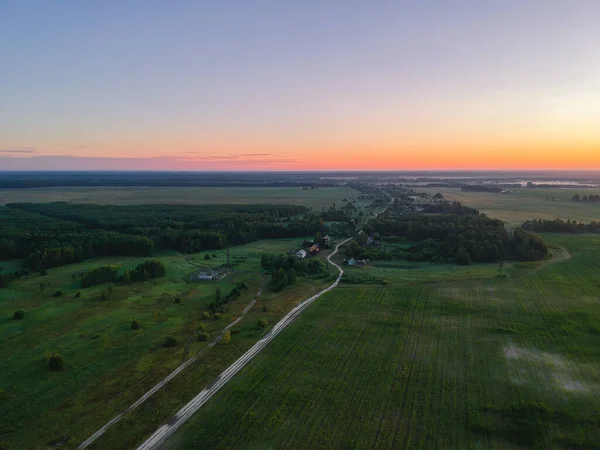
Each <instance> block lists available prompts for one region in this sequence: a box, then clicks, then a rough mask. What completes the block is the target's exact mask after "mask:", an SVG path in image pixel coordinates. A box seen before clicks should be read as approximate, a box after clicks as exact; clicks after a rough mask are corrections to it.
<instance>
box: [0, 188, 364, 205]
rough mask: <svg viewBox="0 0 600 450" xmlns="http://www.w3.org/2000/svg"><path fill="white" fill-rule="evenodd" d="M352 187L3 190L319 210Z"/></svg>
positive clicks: (124, 201)
mask: <svg viewBox="0 0 600 450" xmlns="http://www.w3.org/2000/svg"><path fill="white" fill-rule="evenodd" d="M358 195H359V194H358V192H357V191H355V190H354V189H352V188H348V187H320V188H318V189H308V190H304V189H302V188H301V187H277V188H275V187H264V188H263V187H215V188H213V187H197V188H196V187H101V188H94V187H66V188H43V189H0V205H4V204H6V203H19V202H32V203H37V202H71V203H98V204H105V203H106V204H112V205H143V204H179V205H183V204H190V205H199V204H209V205H212V204H257V203H260V204H275V205H302V206H306V207H312V208H313V209H315V210H321V208H323V207H325V208H328V207H329V206H331V205H332V204H333V203H334V202H338V203H339V202H340V201H341V200H342V199H344V198H346V199H348V200H350V199H351V198H356V197H358Z"/></svg>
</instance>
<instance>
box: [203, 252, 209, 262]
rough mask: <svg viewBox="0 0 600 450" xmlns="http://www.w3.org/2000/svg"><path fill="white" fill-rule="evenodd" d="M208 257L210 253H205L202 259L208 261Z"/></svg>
mask: <svg viewBox="0 0 600 450" xmlns="http://www.w3.org/2000/svg"><path fill="white" fill-rule="evenodd" d="M209 259H210V255H209V254H208V253H207V254H206V255H204V261H208V260H209Z"/></svg>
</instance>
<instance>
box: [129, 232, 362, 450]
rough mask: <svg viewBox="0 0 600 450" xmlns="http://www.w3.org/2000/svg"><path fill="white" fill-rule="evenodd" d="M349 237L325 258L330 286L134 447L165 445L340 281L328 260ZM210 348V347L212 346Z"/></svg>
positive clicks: (303, 305) (275, 327)
mask: <svg viewBox="0 0 600 450" xmlns="http://www.w3.org/2000/svg"><path fill="white" fill-rule="evenodd" d="M350 239H351V238H348V239H346V240H344V241H343V242H340V243H339V244H338V245H337V246H336V247H335V250H334V251H333V252H332V253H331V254H330V255H329V256H328V257H327V261H328V262H329V263H330V264H332V265H333V266H335V267H336V268H337V269H338V270H339V275H338V276H337V278H336V279H335V281H334V282H333V283H332V284H331V286H329V287H327V288H325V289H323V290H322V291H320V292H318V293H317V294H315V295H313V296H312V297H310V298H309V299H307V300H305V301H303V302H302V303H300V304H299V305H298V306H296V307H295V308H294V309H292V310H291V311H290V312H289V313H288V314H287V315H286V316H285V317H284V318H283V319H281V320H280V321H279V322H278V323H277V324H276V325H275V326H274V327H273V329H272V330H271V331H269V333H267V334H266V335H265V336H264V337H263V338H262V339H261V340H260V341H258V342H257V343H256V344H254V346H253V347H252V348H250V350H248V351H247V352H246V353H244V355H243V356H242V357H240V358H239V359H238V360H237V361H236V362H234V363H233V364H232V365H231V366H229V367H228V368H227V369H225V370H224V371H223V372H222V373H221V374H220V375H219V376H218V377H217V379H216V380H215V381H214V382H213V384H212V385H211V386H210V387H208V388H206V389H204V390H203V391H202V392H200V393H199V394H198V395H197V396H196V397H194V399H192V400H191V401H190V402H189V403H188V404H187V405H185V406H184V407H183V408H181V409H180V410H179V411H178V412H177V414H175V415H174V416H173V417H172V418H171V419H170V420H169V422H168V423H166V424H164V425H162V426H161V427H160V428H159V429H158V430H156V432H155V433H154V434H153V435H152V436H150V437H149V438H148V439H147V440H146V441H145V442H144V443H143V444H142V445H140V446H139V447H138V450H151V449H156V448H158V447H159V446H160V445H161V444H162V443H163V442H165V441H166V440H167V439H168V438H169V436H171V435H172V434H173V433H174V432H175V431H176V430H177V429H178V428H179V427H180V426H181V425H183V424H184V423H185V421H186V420H188V419H189V418H190V417H191V416H192V415H193V414H194V413H195V412H196V411H198V410H199V409H200V408H201V407H202V405H204V404H205V403H206V402H207V401H208V400H209V399H210V398H211V397H212V396H213V395H215V394H216V393H217V392H218V391H219V389H221V388H222V387H223V386H224V385H225V384H226V383H227V382H228V381H229V380H231V378H233V376H234V375H235V374H237V373H238V372H239V371H240V370H242V368H243V367H244V366H245V365H246V364H248V362H250V361H251V360H252V358H254V357H255V356H256V355H257V354H258V353H259V352H260V351H261V350H262V349H263V348H265V347H266V346H267V345H268V344H269V342H271V341H272V340H273V339H274V338H275V336H277V335H278V334H279V333H280V332H281V331H282V330H283V329H284V328H285V327H287V326H288V325H289V324H290V323H291V322H292V321H293V320H294V319H295V318H296V317H298V316H299V315H300V313H302V311H304V310H305V309H306V308H308V306H310V304H311V303H313V302H314V301H315V300H317V299H318V298H319V297H320V296H321V295H323V294H325V293H326V292H329V291H331V290H332V289H334V288H335V287H336V286H337V285H338V284H339V282H340V280H341V278H342V275H343V274H344V270H343V269H342V268H341V267H340V266H338V265H337V264H336V263H334V262H333V261H331V257H332V256H334V255H335V254H336V253H337V252H338V250H339V248H340V246H342V245H343V244H345V243H346V242H348V241H349V240H350ZM213 345H214V344H213Z"/></svg>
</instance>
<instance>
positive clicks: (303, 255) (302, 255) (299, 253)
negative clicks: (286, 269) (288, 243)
mask: <svg viewBox="0 0 600 450" xmlns="http://www.w3.org/2000/svg"><path fill="white" fill-rule="evenodd" d="M294 255H296V257H297V258H300V259H304V258H306V250H298V251H297V252H295V253H294Z"/></svg>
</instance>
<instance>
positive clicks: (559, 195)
mask: <svg viewBox="0 0 600 450" xmlns="http://www.w3.org/2000/svg"><path fill="white" fill-rule="evenodd" d="M419 191H423V192H428V193H429V194H431V195H434V194H436V193H437V192H441V193H442V194H443V195H444V197H445V198H446V199H448V200H456V201H459V202H461V203H463V204H465V205H468V206H472V207H473V208H477V209H479V210H480V211H481V212H483V213H485V214H487V215H488V216H490V217H494V218H498V219H501V220H503V221H505V222H506V223H507V225H508V226H509V227H510V228H514V227H516V226H519V225H521V224H522V223H523V222H525V221H526V220H530V219H549V220H553V219H556V218H560V219H563V220H567V219H571V220H576V221H578V222H590V221H594V220H595V221H597V220H599V219H600V203H583V202H581V203H578V202H573V201H571V199H572V198H573V195H575V194H579V195H580V196H584V195H590V194H595V195H598V194H600V189H589V188H581V189H575V188H568V189H567V188H546V189H544V188H517V189H514V190H511V191H510V192H506V193H502V194H494V193H490V192H462V191H461V190H460V189H459V188H423V189H419ZM513 191H514V192H513Z"/></svg>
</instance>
